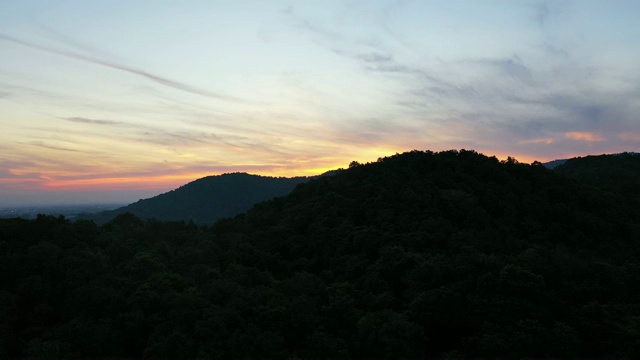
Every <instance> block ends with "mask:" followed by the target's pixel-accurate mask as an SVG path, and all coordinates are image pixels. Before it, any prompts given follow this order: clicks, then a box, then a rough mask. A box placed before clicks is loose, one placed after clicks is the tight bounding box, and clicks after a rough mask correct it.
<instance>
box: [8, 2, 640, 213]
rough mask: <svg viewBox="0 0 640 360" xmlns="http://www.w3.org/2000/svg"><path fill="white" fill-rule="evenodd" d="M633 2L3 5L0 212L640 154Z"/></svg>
mask: <svg viewBox="0 0 640 360" xmlns="http://www.w3.org/2000/svg"><path fill="white" fill-rule="evenodd" d="M639 19H640V1H636V0H631V1H615V0H607V1H604V0H597V1H587V0H575V1H564V0H552V1H535V0H526V1H525V0H523V1H518V0H514V1H507V0H500V1H489V0H483V1H479V0H469V1H426V0H424V1H423V0H416V1H401V0H395V1H375V0H361V1H346V0H345V1H331V0H322V1H315V0H314V1H301V0H298V1H291V0H289V1H279V0H273V1H272V0H253V1H242V0H233V1H214V0H202V1H190V0H174V1H164V0H146V1H145V0H136V1H131V0H102V1H99V0H91V1H88V0H75V1H72V0H60V1H55V0H48V1H44V0H41V1H38V0H4V1H0V54H1V56H0V207H2V206H13V205H20V204H22V205H30V204H65V203H92V202H123V203H129V202H133V201H136V200H138V199H140V198H145V197H150V196H153V195H156V194H159V193H162V192H165V191H168V190H170V189H173V188H175V187H178V186H180V185H182V184H185V183H187V182H189V181H192V180H195V179H197V178H200V177H203V176H207V175H216V174H221V173H227V172H236V171H243V172H249V173H255V174H262V175H275V176H294V175H315V174H318V173H321V172H323V171H326V170H329V169H333V168H338V167H346V166H347V165H348V163H349V162H350V161H352V160H357V161H360V162H367V161H374V160H376V159H377V158H378V157H381V156H386V155H392V154H395V153H396V152H404V151H409V150H412V149H419V150H427V149H429V150H434V151H439V150H447V149H461V148H464V149H474V150H476V151H478V152H481V153H484V154H486V155H490V156H491V155H495V156H497V157H498V158H505V157H506V156H508V155H509V156H513V157H515V158H516V159H518V160H520V161H522V162H531V161H533V160H540V161H549V160H553V159H558V158H566V157H573V156H583V155H588V154H602V153H617V152H622V151H640V20H639Z"/></svg>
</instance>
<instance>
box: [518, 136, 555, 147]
mask: <svg viewBox="0 0 640 360" xmlns="http://www.w3.org/2000/svg"><path fill="white" fill-rule="evenodd" d="M553 142H554V140H553V138H550V137H548V138H539V139H527V140H520V141H518V144H520V145H525V144H546V145H550V144H553Z"/></svg>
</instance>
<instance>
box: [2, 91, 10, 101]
mask: <svg viewBox="0 0 640 360" xmlns="http://www.w3.org/2000/svg"><path fill="white" fill-rule="evenodd" d="M9 96H11V93H9V92H6V91H0V99H4V98H7V97H9Z"/></svg>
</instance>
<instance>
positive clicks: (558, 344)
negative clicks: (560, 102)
mask: <svg viewBox="0 0 640 360" xmlns="http://www.w3.org/2000/svg"><path fill="white" fill-rule="evenodd" d="M636 206H637V204H635V203H633V202H631V201H621V198H620V196H619V195H618V194H617V193H615V192H611V191H602V190H600V189H598V188H596V187H591V186H587V185H582V184H581V183H579V182H576V181H575V180H572V179H570V178H568V177H565V176H563V175H560V174H559V173H557V172H554V171H551V170H548V169H546V168H544V167H543V166H540V165H528V164H519V163H517V161H515V160H514V159H509V160H508V161H499V160H497V159H496V158H494V157H486V156H483V155H481V154H478V153H476V152H473V151H466V150H460V151H445V152H439V153H432V152H428V151H427V152H420V151H412V152H409V153H404V154H398V155H395V156H390V157H387V158H383V159H379V161H377V162H374V163H370V164H365V165H359V164H358V165H357V166H355V165H354V166H351V167H350V168H349V169H347V170H344V171H340V172H338V173H337V174H336V175H335V176H332V177H325V178H319V179H315V180H312V181H309V182H307V183H304V184H301V185H299V186H297V187H296V188H295V189H294V190H293V192H291V193H290V194H289V195H288V196H285V197H280V198H276V199H273V200H271V201H267V202H263V203H260V204H258V205H256V206H254V207H253V208H252V209H251V210H250V211H248V212H247V213H245V214H241V215H238V216H236V217H235V218H233V219H230V218H227V219H224V220H221V221H219V222H217V223H216V224H215V225H213V226H210V227H198V226H195V225H193V224H191V223H184V222H160V221H155V220H149V221H143V220H140V219H139V218H137V217H135V216H133V215H131V214H123V215H120V216H118V217H117V218H116V219H114V220H113V221H111V222H109V223H107V224H105V225H103V226H98V225H96V224H95V223H93V222H91V221H77V222H75V223H71V222H70V221H68V220H67V219H65V218H62V217H58V218H55V217H49V216H39V217H38V218H37V219H35V220H31V221H30V220H22V219H11V220H0V239H1V240H0V277H2V278H1V281H0V284H1V285H0V286H1V289H0V304H2V305H1V306H0V309H1V310H2V311H1V312H0V324H1V325H0V357H23V356H33V357H46V356H49V357H107V356H108V357H154V358H155V357H165V358H166V357H172V358H196V357H208V358H239V357H253V358H255V357H259V358H265V357H267V358H287V357H313V358H322V357H334V358H335V357H357V358H364V357H412V358H419V357H506V358H523V357H529V358H531V357H533V358H544V357H563V358H567V357H576V358H603V357H638V356H640V301H639V300H640V263H638V260H637V259H638V258H639V255H640V247H639V246H638V241H639V240H638V239H640V221H639V220H640V216H639V215H638V213H637V211H636Z"/></svg>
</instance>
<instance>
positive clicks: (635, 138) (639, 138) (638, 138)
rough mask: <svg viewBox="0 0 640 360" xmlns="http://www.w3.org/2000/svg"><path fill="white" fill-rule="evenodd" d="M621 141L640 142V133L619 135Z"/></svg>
mask: <svg viewBox="0 0 640 360" xmlns="http://www.w3.org/2000/svg"><path fill="white" fill-rule="evenodd" d="M619 138H620V140H622V141H629V142H640V133H637V132H636V133H634V132H624V133H621V134H620V135H619Z"/></svg>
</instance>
